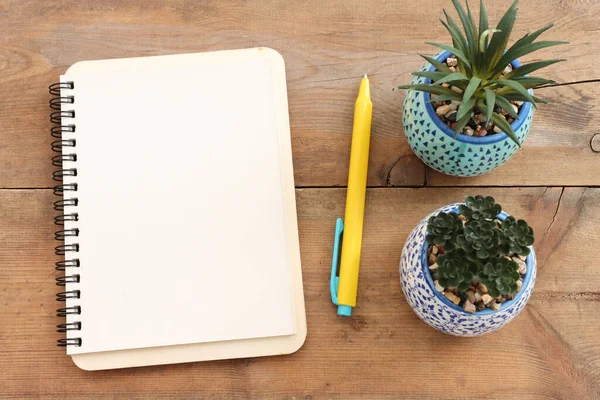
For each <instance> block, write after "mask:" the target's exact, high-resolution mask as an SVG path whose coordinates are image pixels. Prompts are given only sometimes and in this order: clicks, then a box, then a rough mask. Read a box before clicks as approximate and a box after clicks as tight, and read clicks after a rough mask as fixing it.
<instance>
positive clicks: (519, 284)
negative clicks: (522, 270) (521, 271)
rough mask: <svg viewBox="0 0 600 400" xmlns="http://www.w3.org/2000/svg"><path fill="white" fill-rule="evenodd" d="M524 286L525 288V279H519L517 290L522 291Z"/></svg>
mask: <svg viewBox="0 0 600 400" xmlns="http://www.w3.org/2000/svg"><path fill="white" fill-rule="evenodd" d="M522 288H523V280H522V279H519V280H518V281H517V292H520V291H521V289H522Z"/></svg>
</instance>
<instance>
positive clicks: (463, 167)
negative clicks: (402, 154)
mask: <svg viewBox="0 0 600 400" xmlns="http://www.w3.org/2000/svg"><path fill="white" fill-rule="evenodd" d="M448 56H450V53H449V52H447V51H445V52H442V53H439V54H438V55H436V56H435V58H436V59H437V60H439V61H445V60H446V58H448ZM512 65H513V67H514V68H517V67H519V66H520V65H521V64H520V63H519V62H518V61H513V62H512ZM434 70H435V67H433V66H432V65H431V64H430V63H426V64H425V65H424V66H423V68H421V71H434ZM430 82H431V80H430V79H427V78H423V77H415V78H414V79H413V80H412V82H411V83H430ZM430 99H431V96H430V94H429V93H424V92H417V91H413V90H409V91H407V93H406V97H405V98H404V105H403V114H402V124H403V125H404V134H405V135H406V139H407V140H408V143H409V144H410V147H411V149H412V151H413V152H414V153H415V154H416V155H417V156H418V157H419V158H420V159H421V160H423V162H424V163H425V164H427V165H428V166H430V167H431V168H433V169H436V170H438V171H440V172H442V173H444V174H448V175H455V176H476V175H481V174H485V173H486V172H489V171H491V170H493V169H495V168H497V167H499V166H500V165H502V164H504V163H505V162H506V161H507V160H508V159H509V158H510V157H512V155H513V154H515V153H516V151H517V150H518V148H519V147H518V146H517V145H516V144H515V143H514V142H513V141H512V140H511V139H510V138H509V137H508V136H507V135H506V134H505V133H504V132H501V133H498V134H494V135H489V136H483V137H477V136H468V135H463V134H459V135H458V137H457V138H456V139H455V138H454V131H453V130H452V129H451V128H450V127H448V126H447V125H446V124H444V123H443V122H442V121H441V120H440V119H439V117H438V116H437V115H436V113H435V110H434V109H433V105H432V104H431V103H429V102H428V101H429V100H430ZM532 118H533V107H532V105H531V103H523V106H522V107H521V110H520V111H519V119H518V120H516V121H514V122H513V123H512V127H513V130H514V131H515V133H516V135H517V137H518V138H519V141H520V142H521V143H523V141H524V140H525V137H526V136H527V133H528V132H529V128H530V127H531V119H532Z"/></svg>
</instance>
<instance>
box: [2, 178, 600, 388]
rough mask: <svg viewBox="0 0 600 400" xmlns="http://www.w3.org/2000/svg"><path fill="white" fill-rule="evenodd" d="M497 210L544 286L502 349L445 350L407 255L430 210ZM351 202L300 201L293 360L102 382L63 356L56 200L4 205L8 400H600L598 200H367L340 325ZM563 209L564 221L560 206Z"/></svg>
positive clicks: (597, 192)
mask: <svg viewBox="0 0 600 400" xmlns="http://www.w3.org/2000/svg"><path fill="white" fill-rule="evenodd" d="M477 193H483V194H490V195H493V196H494V197H496V199H497V200H498V202H500V203H501V204H502V205H503V206H504V209H505V210H507V211H508V212H509V213H512V214H514V215H516V216H517V217H520V218H525V219H527V220H528V221H529V222H530V224H531V225H532V226H533V228H534V229H535V231H536V244H535V246H536V248H537V250H538V255H539V268H540V270H539V274H538V280H537V286H536V289H535V291H534V294H533V296H532V298H531V300H530V303H529V304H528V306H527V307H526V308H525V311H524V312H523V313H522V314H521V315H519V316H518V317H517V318H516V319H515V321H514V322H512V323H511V324H510V325H508V326H507V327H505V328H504V329H502V330H500V331H499V332H497V333H494V334H491V335H488V336H484V337H480V338H473V339H464V338H455V337H450V336H446V335H443V334H441V333H438V332H437V331H435V330H433V329H431V328H429V327H428V326H427V325H425V324H424V323H423V322H421V321H420V320H419V319H418V318H417V317H416V316H415V315H414V313H413V312H412V311H411V309H410V307H409V306H408V305H407V304H406V301H405V299H404V297H403V295H402V294H401V291H400V284H399V274H398V264H399V259H400V252H401V248H402V245H403V242H404V240H405V239H406V237H407V236H408V235H409V233H410V231H411V230H412V228H413V226H414V225H415V224H416V223H417V222H418V221H419V220H420V219H421V218H422V217H423V216H425V215H426V214H427V213H428V212H430V211H431V210H433V209H435V208H437V207H439V206H442V205H444V204H447V203H449V202H453V201H459V200H461V199H463V198H464V197H465V195H467V194H477ZM344 196H345V190H344V189H298V190H297V203H298V214H299V229H300V245H301V252H302V262H303V276H304V287H305V298H306V308H307V318H308V332H309V333H308V339H307V341H306V343H305V345H304V347H303V348H302V349H301V350H300V351H298V352H297V353H295V354H293V355H290V356H282V357H267V358H257V359H248V360H231V361H218V362H207V363H190V364H182V365H170V366H160V367H147V368H134V369H124V370H114V371H102V372H85V371H81V370H79V369H78V368H77V367H76V366H75V365H74V364H73V363H72V362H71V360H70V358H69V357H67V356H66V355H65V354H64V349H61V348H58V347H56V346H55V340H56V339H57V338H58V337H59V335H60V334H58V333H56V332H55V328H54V325H55V324H56V323H58V322H59V319H58V318H57V317H55V316H54V309H55V308H56V307H57V304H56V302H55V301H54V293H55V292H56V291H57V289H56V287H55V285H54V277H55V272H54V270H53V266H52V262H53V259H54V255H53V247H54V245H55V243H54V240H53V239H52V232H53V230H54V229H55V227H54V225H53V224H52V222H51V221H52V215H53V213H54V211H52V207H51V203H52V201H53V196H52V194H51V192H50V190H0V226H1V227H2V229H1V230H0V235H1V236H0V239H1V243H2V246H0V267H1V268H0V281H1V282H2V290H1V291H0V304H2V307H1V308H0V345H1V351H0V365H1V366H2V368H0V398H6V399H26V398H43V399H84V398H93V399H112V398H128V399H135V398H140V399H148V398H210V399H215V398H224V399H248V398H261V399H263V398H264V399H321V398H323V399H375V398H377V399H398V398H409V399H416V398H424V399H439V398H448V399H450V398H466V397H468V398H486V399H506V398H519V399H548V398H552V399H594V398H599V397H600V383H599V382H600V336H598V334H597V332H598V331H599V330H600V307H599V301H600V292H599V291H598V285H599V284H600V271H599V270H598V268H596V267H595V265H594V263H593V260H594V259H595V255H596V251H595V247H596V246H595V244H596V243H598V239H599V237H598V229H597V226H599V224H600V189H579V188H567V189H565V190H564V192H563V190H562V189H561V188H520V189H514V188H504V189H499V188H496V189H485V190H484V189H481V190H476V191H475V189H465V188H453V189H432V188H424V189H400V188H386V189H383V188H380V189H378V188H375V189H369V191H368V194H367V213H366V219H365V235H364V245H363V257H362V269H361V281H360V286H359V306H358V307H357V308H356V310H355V315H354V316H353V317H352V318H351V319H339V318H337V317H336V316H335V309H334V306H333V305H332V304H331V302H330V298H329V289H328V286H329V284H328V277H329V269H330V262H331V261H330V257H331V247H332V235H333V229H334V221H335V218H336V217H337V216H339V215H342V213H343V208H344ZM559 203H560V206H559Z"/></svg>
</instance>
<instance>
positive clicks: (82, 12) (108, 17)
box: [0, 0, 600, 188]
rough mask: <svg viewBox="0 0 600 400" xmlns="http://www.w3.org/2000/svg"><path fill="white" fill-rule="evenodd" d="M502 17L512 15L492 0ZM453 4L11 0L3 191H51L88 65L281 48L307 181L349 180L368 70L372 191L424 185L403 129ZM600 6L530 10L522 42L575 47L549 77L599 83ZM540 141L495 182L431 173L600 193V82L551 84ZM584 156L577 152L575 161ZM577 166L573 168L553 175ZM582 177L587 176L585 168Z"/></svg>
mask: <svg viewBox="0 0 600 400" xmlns="http://www.w3.org/2000/svg"><path fill="white" fill-rule="evenodd" d="M486 3H487V4H488V9H489V15H490V18H491V20H493V21H497V20H498V19H499V17H500V15H501V13H502V12H503V10H504V9H505V8H506V7H507V3H506V2H505V1H502V0H488V1H487V2H486ZM443 7H447V8H448V7H450V3H449V2H448V1H447V0H431V1H428V2H427V3H426V4H425V3H422V2H421V3H417V2H412V3H410V4H405V3H402V4H400V3H397V2H389V1H385V0H375V1H371V2H367V3H365V2H361V1H358V0H352V1H346V0H335V1H332V2H327V3H323V2H320V1H317V0H309V1H304V2H293V3H291V4H290V3H289V2H284V1H275V2H269V3H265V2H242V3H239V2H234V1H206V2H181V1H158V0H155V1H148V2H144V3H143V5H142V3H140V2H139V1H135V0H123V1H117V0H111V1H106V2H97V1H94V0H83V1H64V0H48V1H44V2H36V1H33V0H28V1H21V2H0V24H1V26H2V27H3V32H2V33H3V34H2V35H1V37H0V60H1V61H2V64H1V65H2V76H0V85H1V89H2V94H3V96H2V97H1V98H0V120H1V121H2V122H3V129H1V130H0V143H1V145H0V187H5V188H6V187H20V188H26V187H48V186H49V185H51V184H52V181H51V179H50V176H51V172H52V167H51V166H50V163H49V159H50V157H51V156H52V153H51V151H50V149H49V146H50V142H51V139H50V137H49V135H48V130H49V128H50V123H49V121H48V112H49V111H48V108H47V102H48V100H49V98H50V97H49V95H48V94H47V90H46V87H47V86H48V84H50V83H52V82H54V81H56V80H57V79H58V76H59V75H60V73H62V72H64V71H65V70H66V68H67V67H68V66H69V65H71V64H73V63H74V62H76V61H79V60H84V59H102V58H116V57H137V56H146V55H161V54H174V53H185V52H198V51H209V50H220V49H232V48H240V47H252V46H269V47H273V48H275V49H277V50H278V51H280V52H281V53H282V54H283V56H284V57H285V59H286V63H287V73H288V88H289V104H290V119H291V127H292V139H293V149H294V166H295V178H296V184H297V185H298V186H344V185H345V184H346V179H347V167H348V160H349V148H350V132H351V127H352V107H353V104H354V100H355V96H356V90H357V85H358V79H359V78H360V76H362V74H363V73H365V72H368V73H369V75H370V77H371V82H372V95H373V102H374V108H375V111H374V118H373V139H372V151H371V160H370V167H369V185H373V186H386V185H388V184H390V185H396V186H421V185H423V184H424V182H425V167H424V165H423V164H422V163H421V162H420V161H419V160H418V159H417V158H416V156H415V155H414V154H412V152H411V151H410V149H409V147H408V145H407V143H406V140H405V138H404V135H403V133H402V123H401V113H400V109H401V104H402V99H403V93H401V92H397V91H396V92H394V91H392V90H391V89H392V87H395V86H397V85H399V84H403V83H407V82H408V80H409V79H410V76H409V73H410V72H411V71H414V70H416V69H418V68H419V66H420V65H421V60H420V58H419V57H418V56H417V53H432V52H433V51H434V50H433V48H432V47H430V46H427V45H425V44H424V42H425V41H442V42H448V35H447V34H446V33H445V31H444V28H443V27H442V26H441V24H440V23H439V22H438V17H440V16H441V15H442V14H441V9H442V8H443ZM598 15H600V3H597V2H573V1H571V2H566V1H562V0H551V1H541V0H535V1H530V2H527V3H525V2H523V3H522V4H521V5H520V14H519V20H518V23H517V26H516V29H515V35H522V34H524V33H525V32H526V31H528V30H532V29H535V28H538V27H540V26H542V25H544V24H546V23H549V22H556V24H557V27H556V28H555V29H553V30H551V31H550V32H548V33H547V35H546V36H547V38H548V39H563V40H570V41H571V42H572V44H571V45H569V46H564V47H562V48H560V49H558V48H556V49H555V48H551V49H545V50H543V51H541V52H539V54H537V55H535V56H534V57H535V59H538V58H547V57H566V58H568V59H569V62H568V63H566V64H558V65H555V66H551V67H549V68H548V70H547V73H546V75H547V76H549V77H551V78H555V79H557V80H559V81H563V82H571V81H579V80H585V79H592V78H596V77H598V74H597V72H596V68H595V65H594V63H593V62H590V60H597V59H598V56H599V55H600V50H599V48H598V46H596V45H595V43H596V42H598V40H599V39H600V31H598V30H597V29H596V28H597V25H598V18H599V17H598ZM545 91H547V92H548V94H547V97H549V98H550V100H551V101H553V105H551V106H543V107H541V111H540V113H539V114H538V116H536V120H535V123H534V129H533V132H532V136H531V138H530V139H529V140H528V142H527V143H526V145H525V149H524V150H523V151H521V152H520V153H519V155H517V157H516V158H515V160H513V161H511V162H510V163H509V164H508V165H506V166H505V167H503V168H502V169H501V170H499V172H498V173H497V174H494V175H488V176H486V177H484V178H480V179H473V180H469V181H465V182H462V181H460V180H459V181H455V180H449V179H448V178H446V177H440V176H436V175H435V174H431V176H430V177H429V182H430V183H431V184H435V185H445V184H449V182H451V183H453V184H454V183H456V184H464V183H468V184H482V185H490V184H494V185H496V184H501V185H509V184H523V185H548V184H552V185H597V184H598V183H599V179H600V178H599V176H598V174H592V173H585V171H588V170H590V169H591V167H592V166H593V165H594V163H596V164H597V160H596V158H597V157H598V155H597V154H596V156H595V157H596V158H594V155H593V154H592V153H591V152H590V146H589V140H590V135H592V134H594V133H596V132H595V126H597V123H598V114H599V110H598V101H597V98H598V94H599V93H598V89H597V85H595V84H587V85H577V86H572V87H569V88H563V89H560V90H549V89H546V90H545ZM575 155H577V157H575ZM567 159H568V160H569V165H565V167H564V171H563V170H562V169H557V168H553V167H555V165H556V164H557V163H558V162H563V161H565V160H567ZM582 171H584V172H582Z"/></svg>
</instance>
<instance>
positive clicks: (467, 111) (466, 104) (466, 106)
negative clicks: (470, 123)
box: [456, 98, 475, 119]
mask: <svg viewBox="0 0 600 400" xmlns="http://www.w3.org/2000/svg"><path fill="white" fill-rule="evenodd" d="M473 107H475V99H468V100H465V99H464V98H463V101H461V103H460V105H459V106H458V113H457V114H456V119H462V117H463V116H465V115H468V116H469V117H471V111H473Z"/></svg>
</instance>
